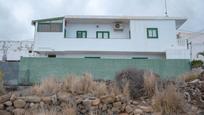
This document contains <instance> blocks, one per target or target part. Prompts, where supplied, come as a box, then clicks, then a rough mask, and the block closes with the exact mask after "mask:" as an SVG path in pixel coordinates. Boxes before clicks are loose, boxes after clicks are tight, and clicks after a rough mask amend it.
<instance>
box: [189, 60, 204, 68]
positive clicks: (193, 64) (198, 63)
mask: <svg viewBox="0 0 204 115" xmlns="http://www.w3.org/2000/svg"><path fill="white" fill-rule="evenodd" d="M202 66H203V61H202V60H193V61H192V62H191V67H192V68H198V67H202Z"/></svg>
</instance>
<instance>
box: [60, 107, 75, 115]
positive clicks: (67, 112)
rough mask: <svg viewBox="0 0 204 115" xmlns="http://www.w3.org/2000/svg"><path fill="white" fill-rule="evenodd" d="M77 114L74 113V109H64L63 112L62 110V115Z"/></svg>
mask: <svg viewBox="0 0 204 115" xmlns="http://www.w3.org/2000/svg"><path fill="white" fill-rule="evenodd" d="M76 114H77V113H76V109H74V108H68V107H67V108H64V109H63V110H62V115H76Z"/></svg>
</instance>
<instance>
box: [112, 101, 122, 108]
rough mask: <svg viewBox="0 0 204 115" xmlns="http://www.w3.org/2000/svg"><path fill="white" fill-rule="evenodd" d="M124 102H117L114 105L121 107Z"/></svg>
mask: <svg viewBox="0 0 204 115" xmlns="http://www.w3.org/2000/svg"><path fill="white" fill-rule="evenodd" d="M121 106H122V103H121V102H115V103H113V107H121Z"/></svg>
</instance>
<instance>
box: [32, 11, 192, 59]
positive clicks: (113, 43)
mask: <svg viewBox="0 0 204 115" xmlns="http://www.w3.org/2000/svg"><path fill="white" fill-rule="evenodd" d="M186 20H187V19H185V18H178V17H138V16H71V15H69V16H63V17H57V18H48V19H40V20H33V21H32V25H34V27H35V35H34V47H33V51H34V52H36V53H38V55H39V56H42V57H45V56H46V57H47V56H48V57H66V58H125V59H126V58H127V59H132V58H135V59H189V58H190V55H189V50H188V49H187V48H186V46H183V45H179V43H178V40H177V36H176V35H177V29H178V28H180V27H181V26H182V25H183V24H184V23H185V21H186Z"/></svg>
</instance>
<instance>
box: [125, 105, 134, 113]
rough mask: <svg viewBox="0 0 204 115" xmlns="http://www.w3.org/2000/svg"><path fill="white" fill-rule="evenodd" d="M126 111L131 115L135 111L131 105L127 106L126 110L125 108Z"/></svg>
mask: <svg viewBox="0 0 204 115" xmlns="http://www.w3.org/2000/svg"><path fill="white" fill-rule="evenodd" d="M125 111H126V112H127V113H130V112H132V111H133V108H132V107H131V106H130V105H127V106H126V108H125Z"/></svg>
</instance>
